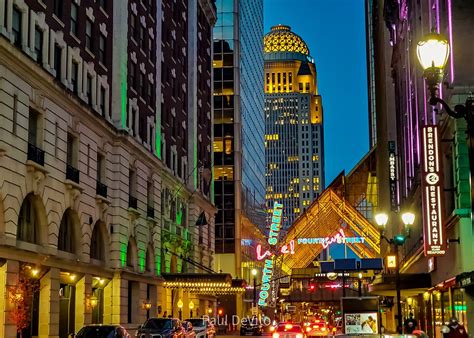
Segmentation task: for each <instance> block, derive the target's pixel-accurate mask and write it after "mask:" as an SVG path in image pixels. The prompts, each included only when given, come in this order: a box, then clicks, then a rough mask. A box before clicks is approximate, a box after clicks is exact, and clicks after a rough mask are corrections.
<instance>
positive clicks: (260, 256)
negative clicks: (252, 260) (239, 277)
mask: <svg viewBox="0 0 474 338" xmlns="http://www.w3.org/2000/svg"><path fill="white" fill-rule="evenodd" d="M256 252H257V260H258V261H261V260H264V259H265V258H267V257H272V256H273V255H274V254H273V253H272V252H271V251H269V250H266V251H265V252H263V253H262V245H261V244H259V245H257V250H256ZM280 253H281V254H291V255H293V254H294V253H295V241H294V240H291V241H290V243H288V244H285V245H283V246H282V247H281V248H280Z"/></svg>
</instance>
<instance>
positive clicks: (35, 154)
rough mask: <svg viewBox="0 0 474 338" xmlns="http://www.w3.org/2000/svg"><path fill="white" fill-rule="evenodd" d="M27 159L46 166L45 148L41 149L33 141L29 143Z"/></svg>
mask: <svg viewBox="0 0 474 338" xmlns="http://www.w3.org/2000/svg"><path fill="white" fill-rule="evenodd" d="M27 159H28V160H29V161H33V162H35V163H37V164H39V165H41V166H44V150H41V149H40V148H38V147H37V146H35V145H33V144H31V143H28V155H27Z"/></svg>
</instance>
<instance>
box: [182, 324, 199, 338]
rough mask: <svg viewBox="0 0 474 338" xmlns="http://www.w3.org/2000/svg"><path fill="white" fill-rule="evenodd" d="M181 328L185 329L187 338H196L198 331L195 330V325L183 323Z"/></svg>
mask: <svg viewBox="0 0 474 338" xmlns="http://www.w3.org/2000/svg"><path fill="white" fill-rule="evenodd" d="M181 326H182V327H183V329H184V332H185V337H186V338H194V337H196V331H195V330H194V327H193V324H192V323H191V322H189V321H187V320H184V321H182V322H181Z"/></svg>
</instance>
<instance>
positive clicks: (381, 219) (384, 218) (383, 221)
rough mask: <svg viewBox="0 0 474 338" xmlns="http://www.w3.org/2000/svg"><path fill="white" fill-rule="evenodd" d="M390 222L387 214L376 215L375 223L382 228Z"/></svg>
mask: <svg viewBox="0 0 474 338" xmlns="http://www.w3.org/2000/svg"><path fill="white" fill-rule="evenodd" d="M387 222H388V215H387V214H385V213H379V214H377V215H375V223H377V225H378V226H380V227H385V226H386V225H387Z"/></svg>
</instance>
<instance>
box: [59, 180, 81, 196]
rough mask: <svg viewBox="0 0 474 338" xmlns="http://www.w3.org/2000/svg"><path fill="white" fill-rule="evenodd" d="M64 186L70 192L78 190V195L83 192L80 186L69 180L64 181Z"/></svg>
mask: <svg viewBox="0 0 474 338" xmlns="http://www.w3.org/2000/svg"><path fill="white" fill-rule="evenodd" d="M64 184H65V185H66V187H67V188H68V189H71V190H73V189H74V190H78V191H79V192H80V193H81V192H82V191H83V190H84V188H82V187H81V185H80V184H78V183H76V182H74V181H71V180H65V181H64Z"/></svg>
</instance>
